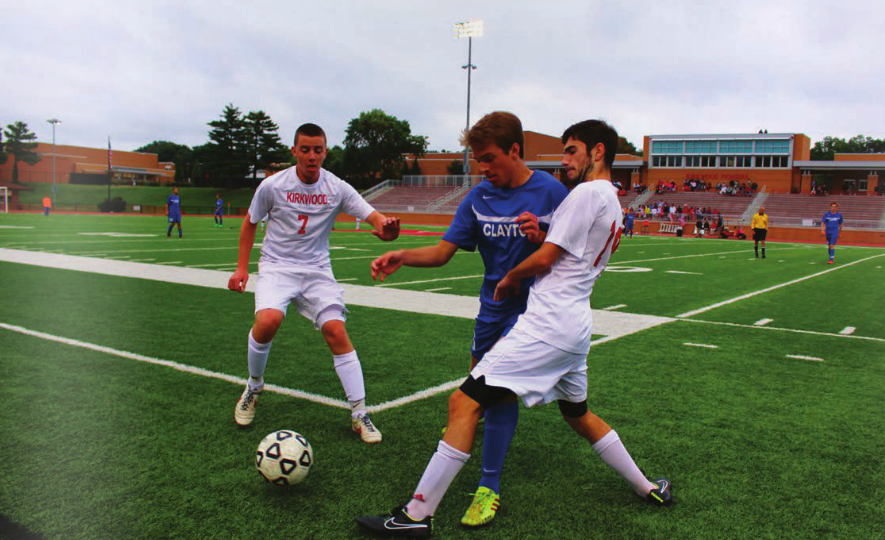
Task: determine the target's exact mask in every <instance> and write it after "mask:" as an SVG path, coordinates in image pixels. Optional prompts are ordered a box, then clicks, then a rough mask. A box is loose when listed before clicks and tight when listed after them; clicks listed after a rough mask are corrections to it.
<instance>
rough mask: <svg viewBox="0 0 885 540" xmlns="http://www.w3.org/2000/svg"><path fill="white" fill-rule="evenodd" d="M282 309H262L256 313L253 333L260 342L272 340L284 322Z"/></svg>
mask: <svg viewBox="0 0 885 540" xmlns="http://www.w3.org/2000/svg"><path fill="white" fill-rule="evenodd" d="M284 317H285V315H283V312H282V311H279V310H276V309H262V310H261V311H259V312H258V313H256V314H255V326H254V327H253V329H252V335H253V337H254V338H255V340H256V341H258V342H259V343H267V342H268V341H270V340H272V339H273V337H274V336H275V335H276V333H277V330H279V328H280V325H281V324H282V323H283V318H284Z"/></svg>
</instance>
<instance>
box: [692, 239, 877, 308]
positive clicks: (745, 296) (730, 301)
mask: <svg viewBox="0 0 885 540" xmlns="http://www.w3.org/2000/svg"><path fill="white" fill-rule="evenodd" d="M879 257H885V253H883V254H881V255H873V256H872V257H866V258H863V259H858V260H856V261H853V262H850V263H848V264H843V265H842V266H837V267H836V268H830V269H828V270H822V271H820V272H817V273H816V274H811V275H808V276H804V277H801V278H798V279H794V280H792V281H787V282H786V283H781V284H779V285H774V286H771V287H767V288H765V289H760V290H758V291H753V292H751V293H747V294H742V295H740V296H736V297H734V298H731V299H729V300H723V301H722V302H716V303H715V304H710V305H709V306H704V307H702V308H699V309H695V310H692V311H686V312H685V313H682V314H680V315H677V316H676V317H677V318H680V319H682V318H685V317H693V316H695V315H698V314H700V313H704V312H707V311H710V310H711V309H716V308H718V307H722V306H727V305H729V304H733V303H735V302H739V301H741V300H746V299H747V298H752V297H754V296H757V295H760V294H764V293H767V292H771V291H774V290H777V289H780V288H783V287H787V286H789V285H794V284H796V283H801V282H803V281H806V280H808V279H812V278H815V277H818V276H822V275H824V274H828V273H830V272H836V271H838V270H842V269H845V268H848V267H851V266H854V265H855V264H859V263H862V262H865V261H869V260H871V259H877V258H879Z"/></svg>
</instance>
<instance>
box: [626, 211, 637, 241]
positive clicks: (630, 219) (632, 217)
mask: <svg viewBox="0 0 885 540" xmlns="http://www.w3.org/2000/svg"><path fill="white" fill-rule="evenodd" d="M635 222H636V214H634V213H633V210H630V209H629V208H628V209H627V213H626V214H624V236H627V235H628V234H629V235H630V238H633V223H635Z"/></svg>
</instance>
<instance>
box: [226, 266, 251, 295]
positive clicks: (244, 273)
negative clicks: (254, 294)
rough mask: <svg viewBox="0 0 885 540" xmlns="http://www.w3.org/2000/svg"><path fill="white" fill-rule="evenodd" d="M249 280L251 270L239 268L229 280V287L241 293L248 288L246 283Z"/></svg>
mask: <svg viewBox="0 0 885 540" xmlns="http://www.w3.org/2000/svg"><path fill="white" fill-rule="evenodd" d="M248 281H249V271H248V270H241V269H239V268H237V271H236V272H234V275H232V276H231V277H230V279H229V280H228V281H227V288H228V289H230V290H232V291H236V292H238V293H241V292H243V291H245V290H246V283H247V282H248Z"/></svg>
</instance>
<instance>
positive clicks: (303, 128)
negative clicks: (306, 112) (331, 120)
mask: <svg viewBox="0 0 885 540" xmlns="http://www.w3.org/2000/svg"><path fill="white" fill-rule="evenodd" d="M299 135H304V136H305V137H322V138H323V140H324V141H325V140H326V132H325V131H323V128H321V127H320V126H318V125H316V124H311V123H307V124H301V125H300V126H298V129H296V130H295V140H294V141H293V142H292V145H293V146H298V136H299Z"/></svg>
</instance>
